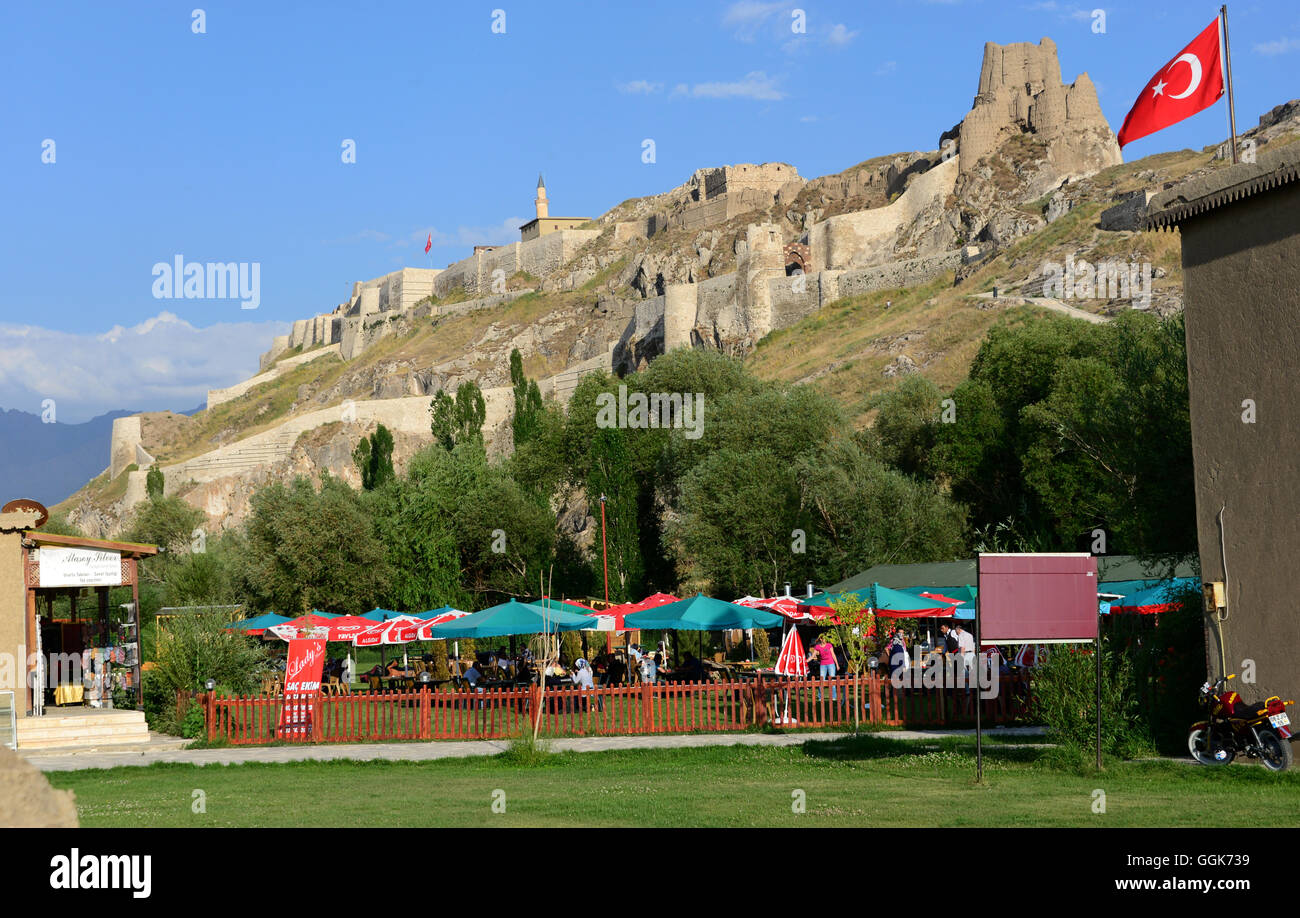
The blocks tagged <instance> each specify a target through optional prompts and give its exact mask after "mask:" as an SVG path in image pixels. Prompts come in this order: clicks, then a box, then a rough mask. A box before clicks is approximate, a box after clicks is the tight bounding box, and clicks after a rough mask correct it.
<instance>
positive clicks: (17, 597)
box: [0, 530, 36, 717]
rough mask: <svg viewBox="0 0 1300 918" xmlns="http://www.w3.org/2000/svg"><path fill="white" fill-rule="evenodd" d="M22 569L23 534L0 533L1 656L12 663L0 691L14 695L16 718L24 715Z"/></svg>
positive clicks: (31, 649)
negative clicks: (8, 674) (10, 675)
mask: <svg viewBox="0 0 1300 918" xmlns="http://www.w3.org/2000/svg"><path fill="white" fill-rule="evenodd" d="M25 577H26V572H25V571H24V569H23V549H22V532H21V530H18V531H10V532H0V654H8V655H9V659H10V660H12V661H13V669H12V671H10V672H11V673H12V679H11V680H10V679H6V680H5V681H4V682H3V683H0V691H12V692H13V693H14V707H15V709H17V711H18V716H19V717H23V716H25V715H26V713H27V689H26V685H27V682H26V679H27V655H28V654H29V653H35V651H36V648H34V647H28V646H27V582H26V579H25Z"/></svg>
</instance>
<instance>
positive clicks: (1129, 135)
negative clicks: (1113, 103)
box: [1118, 19, 1223, 147]
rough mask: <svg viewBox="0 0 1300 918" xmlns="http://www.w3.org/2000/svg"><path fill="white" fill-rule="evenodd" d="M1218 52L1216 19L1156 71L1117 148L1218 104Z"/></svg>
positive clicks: (1220, 76)
mask: <svg viewBox="0 0 1300 918" xmlns="http://www.w3.org/2000/svg"><path fill="white" fill-rule="evenodd" d="M1219 50H1220V48H1219V20H1218V19H1215V20H1214V22H1212V23H1210V25H1208V26H1206V28H1205V30H1204V31H1203V32H1201V34H1200V35H1197V36H1196V38H1195V39H1193V40H1192V43H1191V44H1189V45H1188V46H1187V47H1186V48H1184V49H1183V50H1182V51H1180V52H1178V54H1177V55H1176V56H1175V57H1174V58H1173V60H1171V61H1169V63H1167V64H1165V65H1164V66H1163V67H1161V68H1160V69H1159V70H1158V71H1156V75H1155V76H1153V77H1152V78H1151V81H1150V82H1149V83H1147V85H1146V88H1144V89H1143V90H1142V93H1141V94H1140V95H1139V96H1138V99H1137V102H1135V103H1133V108H1132V110H1131V111H1130V112H1129V113H1128V116H1127V117H1126V118H1125V119H1124V126H1123V127H1121V128H1120V129H1119V135H1118V139H1119V145H1120V146H1121V147H1122V146H1124V145H1125V144H1127V143H1132V142H1133V141H1135V140H1137V139H1138V138H1139V137H1145V136H1147V135H1148V134H1154V133H1155V132H1156V131H1159V130H1163V129H1164V128H1167V127H1169V126H1170V125H1171V124H1177V123H1178V122H1179V121H1182V120H1183V119H1184V118H1190V117H1191V116H1192V115H1195V114H1196V113H1197V112H1199V111H1203V110H1205V109H1207V108H1209V107H1210V106H1211V105H1213V104H1214V103H1215V102H1218V101H1219V98H1220V97H1221V96H1222V95H1223V66H1222V64H1221V63H1220V60H1221V55H1220V53H1219Z"/></svg>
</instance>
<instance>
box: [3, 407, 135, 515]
mask: <svg viewBox="0 0 1300 918" xmlns="http://www.w3.org/2000/svg"><path fill="white" fill-rule="evenodd" d="M135 413H136V412H134V411H111V412H109V413H108V414H101V415H100V416H99V417H97V418H92V419H90V420H89V421H86V422H84V423H81V424H59V423H55V424H45V423H42V421H41V418H40V415H36V414H29V413H28V412H26V411H19V410H17V409H13V408H10V409H8V410H4V409H0V482H3V483H4V484H3V489H4V490H3V491H2V492H0V503H4V502H5V501H10V500H13V499H14V498H15V497H30V498H32V499H33V500H38V501H40V502H41V503H43V504H45V506H47V507H52V506H53V505H55V504H57V503H58V502H59V501H61V500H63V499H64V498H66V497H67V496H68V495H69V494H72V493H73V492H74V491H76V490H77V489H78V488H80V487H81V486H82V485H84V484H85V483H86V482H87V481H88V480H89V479H91V478H94V477H95V476H96V475H98V474H99V473H100V472H102V471H104V469H106V468H108V444H109V443H110V442H111V437H112V433H113V420H114V418H121V417H126V416H127V415H131V414H135Z"/></svg>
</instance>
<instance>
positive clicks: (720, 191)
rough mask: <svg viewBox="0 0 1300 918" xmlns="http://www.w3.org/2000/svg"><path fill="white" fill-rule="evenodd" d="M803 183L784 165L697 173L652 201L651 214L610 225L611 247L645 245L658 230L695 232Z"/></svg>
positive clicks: (783, 196) (767, 203) (761, 206)
mask: <svg viewBox="0 0 1300 918" xmlns="http://www.w3.org/2000/svg"><path fill="white" fill-rule="evenodd" d="M804 183H805V180H804V179H802V178H800V176H799V171H798V170H797V169H795V167H794V166H792V165H790V164H789V163H761V164H756V163H741V164H740V165H736V166H717V167H714V168H710V169H697V170H695V172H694V173H693V174H692V175H691V177H690V178H689V179H688V180H687V181H686V182H684V183H683V184H681V185H678V186H677V187H676V188H674V189H672V190H671V191H668V192H665V193H664V194H662V195H658V196H657V197H656V198H655V205H653V206H655V208H656V209H655V211H654V212H653V213H650V214H646V215H639V216H637V217H636V218H635V219H631V220H620V221H618V222H616V223H615V224H614V242H615V244H618V243H622V242H626V241H628V240H631V239H636V238H645V239H648V238H650V237H651V236H653V235H654V234H655V233H658V232H660V231H662V230H665V229H669V228H675V229H685V230H689V231H695V230H699V229H704V228H705V227H709V226H716V225H717V224H720V223H725V222H727V221H728V220H731V219H733V218H735V217H739V216H741V215H742V214H746V213H750V212H752V211H755V210H766V209H767V208H768V207H771V206H772V204H773V202H776V201H785V200H790V199H792V198H793V197H794V196H795V195H797V194H798V193H799V190H800V189H801V188H803V186H804Z"/></svg>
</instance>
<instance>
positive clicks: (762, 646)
mask: <svg viewBox="0 0 1300 918" xmlns="http://www.w3.org/2000/svg"><path fill="white" fill-rule="evenodd" d="M771 655H772V645H771V644H770V643H768V640H767V632H766V631H765V630H764V629H762V628H755V629H754V659H755V660H758V661H759V662H760V663H766V662H767V660H768V658H769V657H770V656H771Z"/></svg>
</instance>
